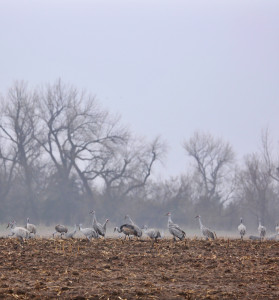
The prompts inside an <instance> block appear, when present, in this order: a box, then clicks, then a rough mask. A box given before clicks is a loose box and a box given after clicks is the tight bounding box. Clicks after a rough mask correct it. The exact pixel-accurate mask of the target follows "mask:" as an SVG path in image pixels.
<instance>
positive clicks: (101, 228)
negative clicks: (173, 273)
mask: <svg viewBox="0 0 279 300" xmlns="http://www.w3.org/2000/svg"><path fill="white" fill-rule="evenodd" d="M90 214H92V225H91V227H87V228H83V227H82V224H79V225H78V226H77V225H75V226H74V229H73V230H72V231H69V230H68V228H67V227H66V226H64V225H61V224H58V225H56V226H55V231H54V232H53V234H52V236H53V237H54V236H55V234H60V237H61V238H62V236H64V237H65V238H73V237H74V235H75V234H76V232H77V230H79V231H80V232H81V233H82V234H83V235H84V236H85V237H86V238H87V239H88V240H89V241H91V240H92V239H96V238H99V237H105V235H106V230H107V223H108V222H109V219H106V221H105V222H104V224H101V223H99V222H98V221H97V218H96V212H95V211H94V210H92V211H90ZM165 216H167V217H168V223H167V227H168V230H169V232H170V234H171V235H172V237H173V240H174V241H176V240H177V239H178V240H181V241H182V240H183V239H185V238H186V233H185V231H183V230H182V229H181V228H180V227H179V225H178V224H175V223H174V222H173V221H172V219H171V213H170V212H168V213H167V214H166V215H165ZM124 219H125V220H126V223H124V224H122V225H121V226H120V227H115V228H114V232H118V233H123V234H124V236H125V239H126V238H127V237H128V238H129V239H130V237H132V236H134V237H137V238H140V237H142V235H143V233H144V234H145V235H147V236H148V237H149V238H150V239H152V240H153V241H157V240H158V239H159V238H162V234H161V232H160V231H159V230H158V229H154V228H148V227H147V226H146V225H145V226H144V227H142V228H140V227H139V226H138V225H137V224H135V222H134V221H133V220H132V219H131V217H130V216H129V215H126V216H125V218H124ZM196 219H198V221H199V226H200V230H201V234H202V235H203V236H204V237H205V239H206V240H207V239H212V240H214V239H216V238H217V236H216V233H215V232H214V231H212V230H210V229H209V228H207V227H205V226H204V225H203V223H202V221H201V216H199V215H198V216H196ZM29 221H30V220H29V218H27V223H26V226H25V227H19V226H16V222H15V221H12V222H9V223H8V226H7V228H10V229H11V234H10V235H9V236H16V237H17V238H19V239H20V240H21V242H22V241H23V240H24V239H27V238H30V237H31V236H33V237H34V236H36V233H37V228H36V226H35V225H34V224H31V223H30V222H29ZM258 223H259V226H258V232H259V237H258V236H249V238H250V239H252V240H264V238H265V236H266V228H265V227H264V226H263V225H262V224H261V220H260V219H258ZM275 230H276V234H275V235H274V236H271V237H269V238H268V239H277V236H278V235H279V224H277V225H276V227H275ZM238 231H239V234H240V238H241V240H243V238H244V236H245V234H246V226H245V225H244V224H243V219H242V218H241V219H240V224H239V225H238Z"/></svg>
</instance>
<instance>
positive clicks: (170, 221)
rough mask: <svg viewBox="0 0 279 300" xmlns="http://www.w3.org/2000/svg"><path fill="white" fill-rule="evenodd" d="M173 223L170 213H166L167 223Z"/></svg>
mask: <svg viewBox="0 0 279 300" xmlns="http://www.w3.org/2000/svg"><path fill="white" fill-rule="evenodd" d="M171 223H173V221H172V219H171V215H168V224H171Z"/></svg>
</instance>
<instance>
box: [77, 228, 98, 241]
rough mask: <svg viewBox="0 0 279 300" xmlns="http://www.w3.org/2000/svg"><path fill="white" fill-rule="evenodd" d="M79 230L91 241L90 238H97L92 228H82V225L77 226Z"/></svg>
mask: <svg viewBox="0 0 279 300" xmlns="http://www.w3.org/2000/svg"><path fill="white" fill-rule="evenodd" d="M79 230H80V231H81V232H82V233H83V234H84V235H85V237H86V238H87V239H88V240H89V241H91V240H92V238H95V239H96V238H98V234H97V232H96V231H95V230H94V228H82V224H79Z"/></svg>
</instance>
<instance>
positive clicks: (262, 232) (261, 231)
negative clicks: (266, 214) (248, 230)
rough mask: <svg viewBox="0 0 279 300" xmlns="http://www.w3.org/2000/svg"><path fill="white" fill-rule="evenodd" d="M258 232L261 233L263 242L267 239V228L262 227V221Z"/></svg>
mask: <svg viewBox="0 0 279 300" xmlns="http://www.w3.org/2000/svg"><path fill="white" fill-rule="evenodd" d="M258 232H259V234H260V238H261V240H263V239H264V237H265V235H266V228H265V226H263V225H262V223H261V219H259V227H258Z"/></svg>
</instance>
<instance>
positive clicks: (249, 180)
mask: <svg viewBox="0 0 279 300" xmlns="http://www.w3.org/2000/svg"><path fill="white" fill-rule="evenodd" d="M237 186H238V188H237V195H238V198H239V199H241V200H242V202H243V203H244V204H245V205H246V208H248V209H249V211H250V212H251V213H252V214H254V216H257V217H260V218H261V220H262V222H263V223H264V222H265V221H266V220H267V217H268V215H269V212H268V209H269V202H270V200H271V199H272V198H273V196H272V194H274V190H273V185H272V178H271V177H270V176H269V169H268V166H267V165H266V163H265V160H264V157H263V156H261V155H259V154H255V153H254V154H251V155H248V156H246V158H245V164H244V168H243V169H242V170H241V171H240V172H239V174H238V184H237Z"/></svg>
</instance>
